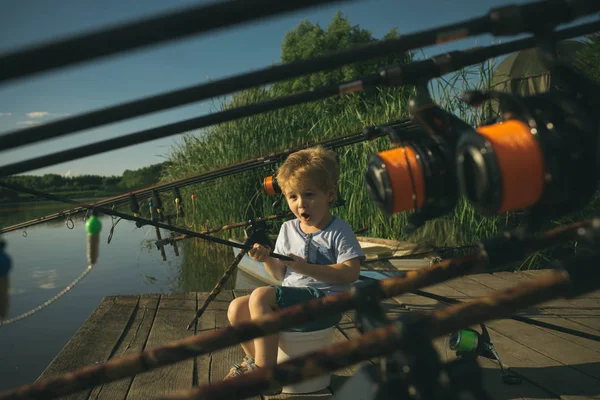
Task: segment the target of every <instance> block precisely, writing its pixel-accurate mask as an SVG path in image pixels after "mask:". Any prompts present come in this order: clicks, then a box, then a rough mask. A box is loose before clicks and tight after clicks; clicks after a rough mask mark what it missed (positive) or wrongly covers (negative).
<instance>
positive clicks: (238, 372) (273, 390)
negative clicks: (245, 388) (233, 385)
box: [223, 356, 283, 396]
mask: <svg viewBox="0 0 600 400" xmlns="http://www.w3.org/2000/svg"><path fill="white" fill-rule="evenodd" d="M242 364H245V365H242ZM258 368H260V367H259V366H258V365H256V363H255V362H254V359H253V358H252V357H248V356H246V357H244V358H243V360H242V363H241V364H237V363H236V364H233V365H232V366H231V369H230V370H229V374H227V376H226V377H225V378H223V380H224V381H225V380H228V379H232V378H235V377H236V376H242V375H244V374H245V373H246V372H250V371H255V370H257V369H258ZM282 390H283V386H282V385H281V384H279V382H272V383H271V386H270V387H269V388H268V389H266V390H263V391H262V392H261V393H262V394H263V395H265V396H277V395H278V394H281V392H282Z"/></svg>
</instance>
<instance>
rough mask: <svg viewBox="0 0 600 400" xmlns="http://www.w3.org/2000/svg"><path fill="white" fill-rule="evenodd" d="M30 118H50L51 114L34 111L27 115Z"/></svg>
mask: <svg viewBox="0 0 600 400" xmlns="http://www.w3.org/2000/svg"><path fill="white" fill-rule="evenodd" d="M25 115H27V117H29V118H44V117H48V116H49V115H50V113H49V112H48V111H32V112H30V113H27V114H25Z"/></svg>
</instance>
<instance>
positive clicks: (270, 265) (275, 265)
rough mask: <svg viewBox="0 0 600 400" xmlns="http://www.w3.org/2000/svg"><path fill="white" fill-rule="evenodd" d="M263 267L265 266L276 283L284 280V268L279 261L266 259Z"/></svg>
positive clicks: (270, 258)
mask: <svg viewBox="0 0 600 400" xmlns="http://www.w3.org/2000/svg"><path fill="white" fill-rule="evenodd" d="M263 265H264V266H265V269H266V270H267V272H268V273H269V274H271V276H272V277H273V278H275V279H277V280H278V281H282V280H283V278H285V269H286V266H285V265H284V264H283V262H282V261H281V260H279V259H277V258H273V257H267V259H266V260H265V261H263Z"/></svg>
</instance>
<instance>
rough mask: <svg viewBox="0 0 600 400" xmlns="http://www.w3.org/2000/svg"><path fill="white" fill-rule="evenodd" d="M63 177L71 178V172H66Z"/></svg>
mask: <svg viewBox="0 0 600 400" xmlns="http://www.w3.org/2000/svg"><path fill="white" fill-rule="evenodd" d="M63 176H64V177H65V178H68V177H69V176H71V170H68V171H67V172H65V173H64V174H63Z"/></svg>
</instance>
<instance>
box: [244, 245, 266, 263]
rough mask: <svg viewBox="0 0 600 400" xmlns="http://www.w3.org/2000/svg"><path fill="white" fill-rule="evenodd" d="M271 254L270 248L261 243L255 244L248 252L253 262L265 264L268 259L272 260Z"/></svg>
mask: <svg viewBox="0 0 600 400" xmlns="http://www.w3.org/2000/svg"><path fill="white" fill-rule="evenodd" d="M270 253H271V249H270V248H268V247H265V246H263V245H261V244H259V243H254V246H253V247H252V248H251V249H250V250H249V251H248V255H249V256H250V257H252V259H253V260H255V261H258V262H265V261H266V260H267V259H268V258H270V256H269V254H270Z"/></svg>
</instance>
